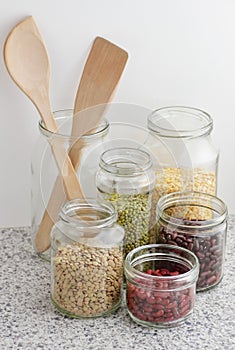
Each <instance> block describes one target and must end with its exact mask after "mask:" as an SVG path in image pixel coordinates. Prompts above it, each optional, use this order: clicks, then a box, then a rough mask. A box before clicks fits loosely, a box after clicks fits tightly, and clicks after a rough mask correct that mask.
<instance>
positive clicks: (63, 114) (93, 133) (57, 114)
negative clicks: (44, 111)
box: [38, 109, 109, 141]
mask: <svg viewBox="0 0 235 350" xmlns="http://www.w3.org/2000/svg"><path fill="white" fill-rule="evenodd" d="M53 115H54V118H55V121H59V120H63V119H71V120H72V119H73V110H72V109H62V110H57V111H54V112H53ZM38 127H39V130H40V132H41V134H43V135H44V136H46V137H48V138H51V137H58V138H62V139H63V138H64V139H68V138H69V139H71V140H77V139H83V140H87V141H88V140H89V139H90V138H92V139H93V138H94V137H101V136H103V135H104V134H106V133H107V131H108V129H109V122H108V120H107V119H105V118H104V119H103V120H102V121H101V122H100V123H99V125H98V126H97V127H96V128H94V129H92V130H90V131H89V132H88V133H87V134H85V135H82V136H79V137H77V136H76V135H75V136H73V135H71V134H66V133H60V132H53V131H50V130H48V129H47V128H46V127H45V125H44V124H43V121H42V120H39V122H38Z"/></svg>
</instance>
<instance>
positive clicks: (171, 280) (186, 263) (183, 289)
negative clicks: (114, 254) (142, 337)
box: [124, 244, 199, 328]
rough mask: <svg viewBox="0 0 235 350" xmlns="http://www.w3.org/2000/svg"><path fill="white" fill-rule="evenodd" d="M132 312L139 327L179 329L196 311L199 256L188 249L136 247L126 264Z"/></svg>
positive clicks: (127, 299)
mask: <svg viewBox="0 0 235 350" xmlns="http://www.w3.org/2000/svg"><path fill="white" fill-rule="evenodd" d="M124 271H125V276H126V303H127V309H128V313H129V315H130V316H131V318H132V319H133V320H134V321H135V322H137V323H138V324H141V325H144V326H150V327H156V328H167V327H172V326H178V325H180V324H181V323H183V322H184V321H185V320H186V319H187V318H188V317H189V316H190V315H191V313H192V312H193V308H194V302H195V290H196V281H197V278H198V272H199V263H198V259H197V257H196V256H195V255H194V254H193V253H192V252H190V251H189V250H187V249H185V248H180V247H175V246H174V245H169V244H150V245H146V246H142V247H138V248H135V249H134V250H132V251H131V252H130V253H129V254H128V255H127V257H126V260H125V263H124Z"/></svg>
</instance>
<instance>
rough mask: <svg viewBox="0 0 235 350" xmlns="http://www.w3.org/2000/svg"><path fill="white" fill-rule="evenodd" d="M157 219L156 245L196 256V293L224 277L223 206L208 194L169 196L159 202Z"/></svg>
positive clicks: (225, 221)
mask: <svg viewBox="0 0 235 350" xmlns="http://www.w3.org/2000/svg"><path fill="white" fill-rule="evenodd" d="M156 219H157V224H156V240H157V242H158V243H164V244H172V245H175V246H178V247H184V248H186V249H189V250H190V251H192V252H193V253H194V254H195V255H196V256H197V257H198V260H199V264H200V271H199V278H198V281H197V291H203V290H206V289H209V288H211V287H214V286H216V285H217V284H218V283H219V282H220V281H221V279H222V277H223V265H224V259H225V248H226V233H227V207H226V205H225V203H224V202H223V201H222V200H221V199H219V198H218V197H215V196H212V195H209V194H207V193H200V192H175V193H170V194H168V195H165V196H163V197H161V199H160V200H159V201H158V204H157V211H156Z"/></svg>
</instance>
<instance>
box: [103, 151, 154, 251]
mask: <svg viewBox="0 0 235 350" xmlns="http://www.w3.org/2000/svg"><path fill="white" fill-rule="evenodd" d="M96 184H97V189H98V194H99V197H100V198H102V199H104V200H105V201H109V202H111V203H112V204H113V205H114V206H115V208H116V210H117V212H118V221H117V222H118V223H119V224H120V225H122V226H123V227H124V229H125V240H124V257H125V256H126V255H127V254H128V252H129V251H130V250H131V249H133V248H135V247H138V246H140V245H144V244H148V243H151V242H152V241H153V239H154V237H151V236H150V232H149V229H150V227H151V224H152V223H151V220H150V219H151V215H150V209H151V201H152V193H153V188H154V184H155V176H154V171H153V169H152V160H151V158H150V155H149V154H148V153H147V152H145V151H142V150H139V149H136V148H122V147H120V148H113V149H110V150H107V151H105V152H104V153H103V154H102V155H101V158H100V167H99V170H98V172H97V175H96Z"/></svg>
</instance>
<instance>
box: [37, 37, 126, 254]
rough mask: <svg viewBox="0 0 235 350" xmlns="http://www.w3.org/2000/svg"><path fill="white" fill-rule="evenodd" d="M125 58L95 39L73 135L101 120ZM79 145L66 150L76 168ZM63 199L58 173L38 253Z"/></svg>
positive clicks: (45, 245) (39, 234) (79, 142)
mask: <svg viewBox="0 0 235 350" xmlns="http://www.w3.org/2000/svg"><path fill="white" fill-rule="evenodd" d="M127 59H128V54H127V52H126V51H124V50H123V49H121V48H120V47H118V46H116V45H114V44H113V43H111V42H110V41H108V40H106V39H103V38H100V37H97V38H96V39H95V40H94V43H93V45H92V48H91V51H90V53H89V56H88V59H87V61H86V64H85V67H84V70H83V74H82V77H81V81H80V84H79V87H78V91H77V95H76V99H75V104H74V118H73V128H72V135H73V136H76V137H79V136H80V135H82V134H84V133H85V132H84V130H85V129H86V130H87V131H88V130H89V131H90V130H91V129H94V128H95V127H97V125H98V124H99V123H100V121H101V119H102V117H103V114H104V111H105V104H106V103H108V102H110V100H111V98H112V95H113V93H114V90H115V88H116V86H117V84H118V82H119V80H120V78H121V75H122V72H123V70H124V68H125V65H126V62H127ZM98 104H102V105H100V106H99V108H96V109H94V110H92V109H91V110H87V113H85V112H82V113H79V112H80V111H84V110H86V109H87V108H89V107H91V106H95V105H98ZM82 146H83V140H81V139H78V140H77V142H75V144H74V145H73V147H72V148H71V150H70V153H69V154H70V157H71V161H72V164H73V166H74V168H75V169H77V168H78V165H79V158H80V151H81V148H82ZM63 200H64V196H63V189H62V188H61V181H60V178H59V177H58V178H57V179H56V182H55V185H54V188H53V191H52V194H51V197H50V200H49V202H48V206H47V209H46V211H45V212H44V215H43V218H42V221H41V224H40V227H39V230H38V232H37V236H36V242H35V243H36V249H37V251H38V252H40V253H42V252H44V251H45V250H47V249H48V248H49V247H50V231H51V228H52V226H53V224H54V223H55V222H56V221H57V220H58V212H59V209H60V207H61V204H62V203H63Z"/></svg>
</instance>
